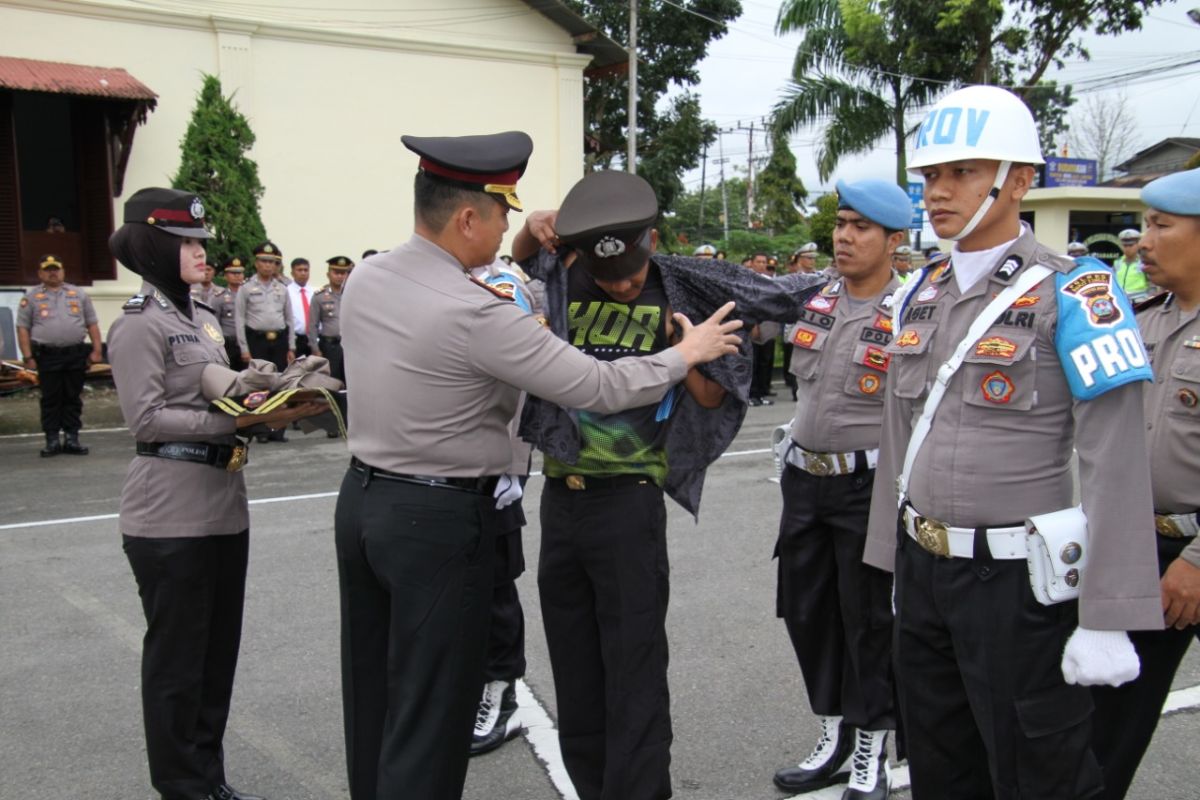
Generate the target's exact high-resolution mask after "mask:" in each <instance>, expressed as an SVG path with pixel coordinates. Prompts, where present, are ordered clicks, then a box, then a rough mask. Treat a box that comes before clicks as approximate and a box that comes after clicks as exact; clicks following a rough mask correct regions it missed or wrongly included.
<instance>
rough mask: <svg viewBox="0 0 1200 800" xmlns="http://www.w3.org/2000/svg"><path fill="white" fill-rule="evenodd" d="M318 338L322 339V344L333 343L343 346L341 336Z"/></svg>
mask: <svg viewBox="0 0 1200 800" xmlns="http://www.w3.org/2000/svg"><path fill="white" fill-rule="evenodd" d="M317 338H318V339H320V340H321V341H322V342H332V343H333V344H341V343H342V337H340V336H318V337H317Z"/></svg>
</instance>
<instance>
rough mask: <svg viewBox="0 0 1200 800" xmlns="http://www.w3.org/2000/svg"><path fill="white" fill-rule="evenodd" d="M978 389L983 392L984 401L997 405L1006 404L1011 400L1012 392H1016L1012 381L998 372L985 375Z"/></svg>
mask: <svg viewBox="0 0 1200 800" xmlns="http://www.w3.org/2000/svg"><path fill="white" fill-rule="evenodd" d="M979 388H980V389H982V390H983V399H984V400H987V401H988V402H989V403H995V404H997V405H1005V404H1006V403H1008V401H1009V400H1011V399H1012V396H1013V392H1014V391H1016V387H1015V386H1013V382H1012V379H1011V378H1009V377H1008V376H1007V375H1005V374H1004V373H1003V372H1001V371H1000V370H996V371H995V372H993V373H991V374H989V375H987V376H986V377H985V378H984V379H983V382H982V383H980V384H979Z"/></svg>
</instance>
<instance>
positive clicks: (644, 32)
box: [567, 0, 742, 211]
mask: <svg viewBox="0 0 1200 800" xmlns="http://www.w3.org/2000/svg"><path fill="white" fill-rule="evenodd" d="M567 5H569V6H570V7H571V8H572V9H573V10H575V11H576V12H577V13H579V14H580V15H581V16H582V17H583V18H584V19H586V20H587V21H588V22H590V23H591V24H593V25H595V26H596V27H597V28H599V29H600V30H602V31H603V32H604V33H605V34H607V35H608V36H609V37H611V38H612V39H613V40H614V41H617V42H620V43H622V44H624V43H627V42H628V41H629V4H628V3H627V2H614V0H567ZM691 12H696V13H691ZM741 13H742V5H741V3H740V2H739V0H678V2H672V3H666V2H662V0H643V2H641V3H639V8H638V43H637V53H638V75H637V79H638V104H637V127H638V135H637V146H638V174H640V175H642V176H643V177H644V178H646V180H647V181H649V183H650V185H651V186H653V187H654V191H655V194H657V195H658V200H659V207H660V208H662V209H663V210H664V211H666V210H669V209H671V208H672V205H673V203H674V201H675V198H676V196H677V195H678V194H679V192H680V191H682V188H683V187H682V184H680V182H679V178H678V176H679V175H681V174H683V173H684V172H687V171H688V170H689V169H693V168H695V167H696V166H698V165H699V163H700V157H701V154H702V153H703V150H704V146H705V145H706V144H709V143H711V142H712V141H714V140H715V138H716V126H715V125H713V124H712V123H711V122H707V121H705V120H703V119H702V118H701V117H700V105H699V101H698V99H697V98H696V97H695V96H693V95H691V94H688V93H686V92H685V93H684V94H683V95H682V96H680V97H675V98H674V99H673V100H672V101H671V102H669V103H666V104H665V107H664V104H663V103H662V101H663V98H664V97H665V95H666V94H667V92H668V91H669V90H670V89H672V88H675V89H684V90H686V89H688V87H691V86H695V85H696V84H697V83H698V82H699V81H700V73H699V71H698V69H697V67H698V65H699V64H700V62H701V61H702V60H703V59H704V56H705V55H706V54H707V53H708V47H709V44H711V43H712V42H714V41H716V40H717V39H720V38H721V37H722V36H724V35H725V34H726V33H727V32H728V27H727V23H728V22H731V21H732V20H735V19H737V18H738V17H739V16H741ZM697 14H700V15H703V17H707V18H708V19H704V18H703V17H701V16H697ZM709 19H712V20H716V22H715V23H714V22H710V21H709ZM628 90H629V82H628V77H627V75H625V74H624V73H620V74H602V75H595V76H588V78H587V80H586V82H585V85H584V134H585V135H586V136H587V137H588V138H589V140H590V141H592V142H595V143H596V144H597V148H598V149H597V150H595V151H593V152H590V153H588V154H587V157H586V158H587V163H586V168H587V170H588V171H589V172H590V171H593V170H596V169H608V168H610V167H612V166H613V162H614V161H618V162H624V159H625V153H626V152H627V150H626V148H627V141H628V140H627V130H626V129H627V127H628V121H629V117H628V106H627V104H628Z"/></svg>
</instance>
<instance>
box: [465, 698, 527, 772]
mask: <svg viewBox="0 0 1200 800" xmlns="http://www.w3.org/2000/svg"><path fill="white" fill-rule="evenodd" d="M516 711H517V689H516V686H515V684H513V682H512V681H490V682H489V683H487V684H484V687H483V697H481V698H480V699H479V710H478V711H477V712H476V713H475V732H474V734H473V735H472V736H471V755H473V756H478V755H483V754H484V753H490V752H491V751H493V750H495V749H496V748H497V747H499V746H500V745H502V744H504V743H505V742H507V741H508V740H509V739H512V738H513V737H514V736H516V735H517V734H519V733H520V732H521V720H520V719H519V718H518V717H517V716H516Z"/></svg>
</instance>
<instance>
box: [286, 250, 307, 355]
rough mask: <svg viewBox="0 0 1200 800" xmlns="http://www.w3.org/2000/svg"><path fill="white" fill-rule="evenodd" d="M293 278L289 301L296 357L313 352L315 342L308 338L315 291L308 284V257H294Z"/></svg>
mask: <svg viewBox="0 0 1200 800" xmlns="http://www.w3.org/2000/svg"><path fill="white" fill-rule="evenodd" d="M291 267H292V280H291V282H289V283H288V285H287V290H288V302H290V303H291V304H292V331H293V332H294V333H295V335H296V336H295V338H296V358H300V357H301V356H306V355H309V354H310V353H312V345H313V342H310V341H309V339H308V322H309V316H310V314H309V307H310V305H311V304H312V298H313V291H312V289H311V288H309V285H308V276H309V272H310V271H311V270H312V267H311V266H310V265H309V263H308V259H307V258H293V259H292V265H291Z"/></svg>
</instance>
